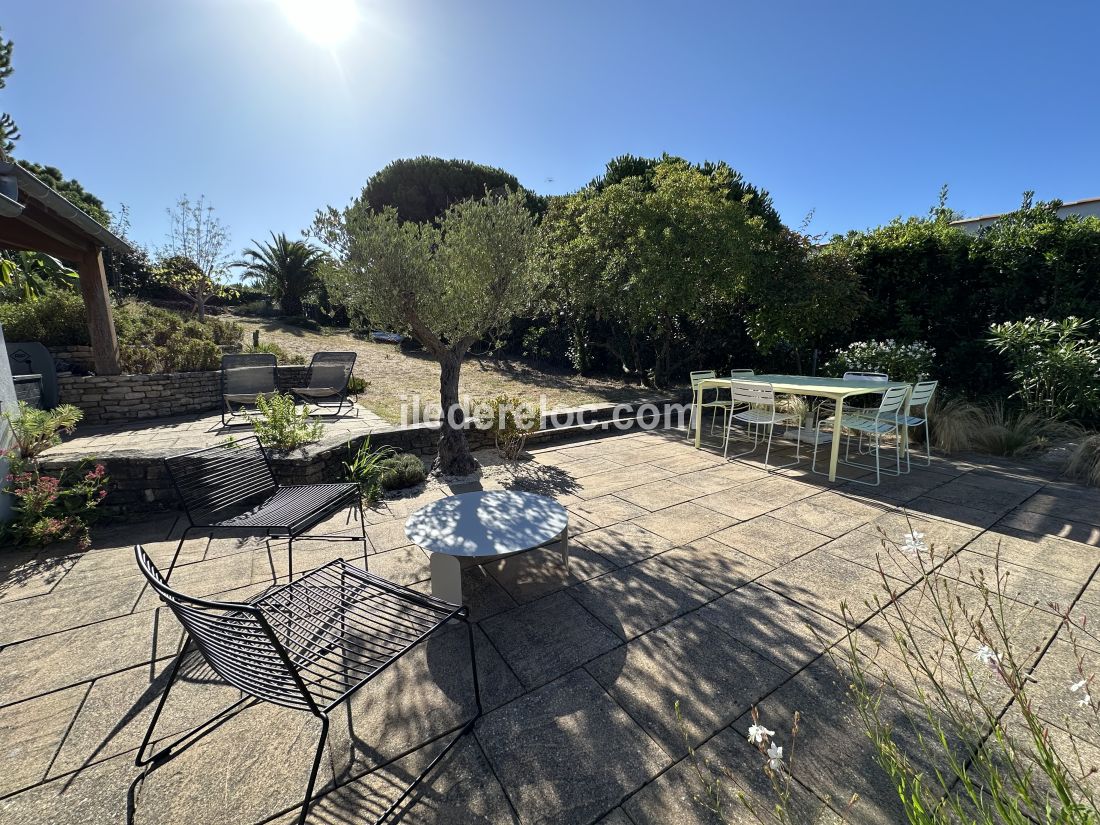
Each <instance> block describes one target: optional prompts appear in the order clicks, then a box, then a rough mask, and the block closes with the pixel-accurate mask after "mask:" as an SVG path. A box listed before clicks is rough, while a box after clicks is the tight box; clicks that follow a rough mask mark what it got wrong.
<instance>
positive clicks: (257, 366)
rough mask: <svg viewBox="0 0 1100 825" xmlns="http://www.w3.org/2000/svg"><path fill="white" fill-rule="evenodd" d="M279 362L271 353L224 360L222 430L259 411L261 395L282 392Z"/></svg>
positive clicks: (240, 354) (239, 356) (224, 356)
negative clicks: (240, 417) (239, 418)
mask: <svg viewBox="0 0 1100 825" xmlns="http://www.w3.org/2000/svg"><path fill="white" fill-rule="evenodd" d="M276 365H277V362H276V360H275V356H274V355H272V354H271V353H269V352H248V353H238V354H230V355H223V356H222V374H221V389H222V393H221V395H222V426H223V427H224V426H228V424H229V421H227V420H226V417H227V416H228V418H229V419H232V418H234V417H236V416H238V415H241V414H243V413H245V412H246V411H247V410H255V409H256V399H257V398H259V397H260V396H261V395H268V394H270V393H273V392H278V390H279V384H278V380H277V379H276V377H275V368H276Z"/></svg>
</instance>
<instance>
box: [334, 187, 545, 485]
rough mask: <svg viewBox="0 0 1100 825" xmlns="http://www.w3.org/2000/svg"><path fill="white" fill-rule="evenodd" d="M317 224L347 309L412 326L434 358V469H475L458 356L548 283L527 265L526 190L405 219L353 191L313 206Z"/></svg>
mask: <svg viewBox="0 0 1100 825" xmlns="http://www.w3.org/2000/svg"><path fill="white" fill-rule="evenodd" d="M314 230H315V234H316V235H317V237H318V238H320V239H321V240H323V241H324V242H326V244H328V246H329V247H330V248H331V249H332V250H334V252H335V253H336V257H337V263H336V265H335V266H334V267H333V268H332V269H331V270H330V271H329V272H328V273H327V275H326V280H327V281H328V285H329V288H330V290H331V291H332V292H333V293H334V294H336V295H337V296H338V297H339V299H340V300H341V301H342V302H343V303H344V304H345V305H346V306H347V307H348V311H349V312H350V313H351V314H353V315H355V316H357V317H359V318H364V319H369V320H370V322H371V323H372V324H374V325H377V326H381V327H384V328H386V329H389V330H393V331H396V332H404V333H408V334H411V335H412V336H413V337H414V338H416V340H418V341H419V342H420V343H421V344H422V345H423V346H424V348H425V349H426V350H427V351H428V352H429V353H431V355H432V356H433V357H435V358H436V359H437V360H438V361H439V364H440V402H441V404H442V408H443V414H444V422H443V427H442V435H441V438H440V447H439V464H440V469H441V470H442V471H443V472H445V473H450V474H465V473H469V472H472V471H473V470H474V468H475V466H476V464H475V462H474V460H473V457H472V456H471V455H470V449H469V445H468V443H467V441H466V434H465V431H464V429H463V413H462V408H461V406H460V404H459V397H458V378H459V370H460V368H461V365H462V359H463V357H464V356H465V355H466V352H467V351H468V350H469V348H470V346H471V345H473V344H474V343H475V342H476V341H478V340H479V339H481V338H483V337H485V336H487V335H491V334H493V333H495V332H496V331H497V330H499V329H501V328H503V327H504V326H506V325H507V324H508V323H509V322H510V321H511V319H512V318H513V317H514V316H516V315H518V314H521V313H523V312H525V311H526V310H527V309H528V308H529V307H530V306H531V305H532V303H533V302H534V301H535V300H536V299H537V297H538V296H539V294H540V292H541V291H542V289H543V287H544V285H545V280H544V276H543V275H542V274H540V272H539V271H537V270H535V269H534V268H533V267H530V266H528V254H529V251H530V249H531V247H532V245H533V243H534V238H535V234H536V228H535V219H534V217H533V216H532V215H531V213H530V211H529V210H528V208H527V206H526V196H525V194H524V193H522V192H520V191H518V190H513V189H509V190H505V191H504V193H502V194H489V193H485V194H484V196H483V197H481V198H480V199H478V200H468V201H463V202H460V203H457V204H454V205H452V206H451V207H449V208H448V209H447V210H446V211H445V212H444V214H443V216H442V217H441V218H440V219H439V220H438V222H435V223H429V222H424V223H418V222H414V221H404V222H402V221H400V220H399V219H398V212H397V210H396V209H394V208H393V207H386V208H384V209H382V210H381V211H380V212H376V211H374V210H373V209H372V208H370V206H369V205H367V204H365V203H364V202H363V201H362V200H359V201H356V202H355V203H353V204H352V205H351V206H350V207H348V208H347V209H346V210H344V211H343V212H337V211H336V210H334V209H328V210H326V211H324V212H321V213H319V214H318V216H317V220H316V221H315V223H314Z"/></svg>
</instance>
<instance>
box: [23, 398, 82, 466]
mask: <svg viewBox="0 0 1100 825" xmlns="http://www.w3.org/2000/svg"><path fill="white" fill-rule="evenodd" d="M83 417H84V413H83V412H81V411H80V410H79V409H77V408H76V407H74V406H73V405H72V404H62V405H61V406H60V407H56V408H54V409H52V410H40V409H38V408H37V407H31V406H28V404H27V402H26V401H20V402H19V416H18V417H15V418H13V417H12V416H11V414H10V413H7V412H5V413H4V420H5V421H7V422H8V427H9V428H10V429H11V434H12V438H13V445H12V449H11V451H10V452H11V457H12V458H13V459H14V460H24V461H33V460H34V459H35V458H37V457H38V455H39V454H41V453H44V452H45V451H46V450H48V449H49V448H50V447H53V446H55V445H57V444H60V443H61V435H62V434H66V435H68V434H69V433H71V432H72V431H73V430H74V429H75V428H76V425H77V423H78V422H79V421H80V419H81V418H83Z"/></svg>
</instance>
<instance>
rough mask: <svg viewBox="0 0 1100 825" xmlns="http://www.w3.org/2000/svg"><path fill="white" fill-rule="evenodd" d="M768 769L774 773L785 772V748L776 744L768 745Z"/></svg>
mask: <svg viewBox="0 0 1100 825" xmlns="http://www.w3.org/2000/svg"><path fill="white" fill-rule="evenodd" d="M768 767H769V768H771V769H772V770H773V771H781V770H783V748H781V747H780V746H779V745H777V744H775V742H772V743H771V744H770V745H768Z"/></svg>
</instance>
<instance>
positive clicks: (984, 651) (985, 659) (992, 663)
mask: <svg viewBox="0 0 1100 825" xmlns="http://www.w3.org/2000/svg"><path fill="white" fill-rule="evenodd" d="M974 658H975V659H977V660H978V661H979V662H981V663H982V664H983V665H985V666H986V667H987V668H989V669H990V670H994V671H995V670H997V668H998V667H999V666H1000V664H1001V657H1000V656H998V655H997V651H995V650H994V649H993V648H991V647H990V646H989V645H982V646H981V647H979V648H978V652H977V653H975V654H974Z"/></svg>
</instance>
